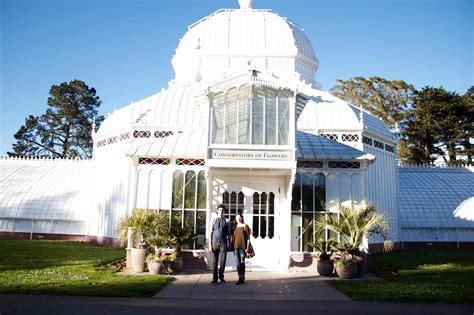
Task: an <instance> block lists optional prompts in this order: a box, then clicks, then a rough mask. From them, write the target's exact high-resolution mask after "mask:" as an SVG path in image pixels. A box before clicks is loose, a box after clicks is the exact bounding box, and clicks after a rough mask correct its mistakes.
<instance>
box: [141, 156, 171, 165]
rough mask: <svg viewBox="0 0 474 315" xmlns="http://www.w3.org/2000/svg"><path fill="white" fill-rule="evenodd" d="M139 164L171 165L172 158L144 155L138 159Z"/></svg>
mask: <svg viewBox="0 0 474 315" xmlns="http://www.w3.org/2000/svg"><path fill="white" fill-rule="evenodd" d="M138 164H145V165H170V164H171V159H169V158H158V157H143V158H139V159H138Z"/></svg>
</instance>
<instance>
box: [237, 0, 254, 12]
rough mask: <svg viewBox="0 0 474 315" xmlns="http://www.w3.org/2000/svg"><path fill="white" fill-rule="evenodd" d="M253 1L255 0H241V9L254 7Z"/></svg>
mask: <svg viewBox="0 0 474 315" xmlns="http://www.w3.org/2000/svg"><path fill="white" fill-rule="evenodd" d="M252 2H253V0H239V5H240V9H242V10H247V9H252Z"/></svg>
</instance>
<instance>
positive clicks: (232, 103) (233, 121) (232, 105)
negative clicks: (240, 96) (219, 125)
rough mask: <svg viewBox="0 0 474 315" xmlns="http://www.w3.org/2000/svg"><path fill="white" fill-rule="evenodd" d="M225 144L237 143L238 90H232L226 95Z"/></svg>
mask: <svg viewBox="0 0 474 315" xmlns="http://www.w3.org/2000/svg"><path fill="white" fill-rule="evenodd" d="M225 143H230V144H236V143H237V89H230V90H229V91H227V95H226V104H225Z"/></svg>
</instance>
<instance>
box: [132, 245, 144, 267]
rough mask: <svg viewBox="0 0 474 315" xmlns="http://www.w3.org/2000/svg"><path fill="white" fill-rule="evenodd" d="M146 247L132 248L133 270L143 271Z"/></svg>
mask: <svg viewBox="0 0 474 315" xmlns="http://www.w3.org/2000/svg"><path fill="white" fill-rule="evenodd" d="M145 255H146V249H141V248H132V254H131V257H132V269H133V271H135V272H143V271H144V270H145Z"/></svg>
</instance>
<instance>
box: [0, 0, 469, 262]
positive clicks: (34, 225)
mask: <svg viewBox="0 0 474 315" xmlns="http://www.w3.org/2000/svg"><path fill="white" fill-rule="evenodd" d="M240 2H241V8H240V9H225V10H219V11H217V12H214V13H212V14H211V15H209V16H207V17H205V18H203V19H201V20H200V21H198V22H196V23H194V24H193V25H191V26H189V27H188V31H187V33H186V34H185V35H184V36H183V38H182V39H181V41H180V43H179V46H178V48H177V49H176V53H175V55H174V57H173V59H172V64H173V67H174V69H175V73H176V75H175V79H174V80H173V81H172V82H170V84H169V87H168V88H167V89H162V90H161V91H160V92H159V93H157V94H155V95H152V96H150V97H148V98H145V99H143V100H141V101H139V102H135V103H133V104H130V105H128V106H126V107H124V108H121V109H118V110H116V111H114V112H113V113H112V114H110V115H109V116H108V117H107V118H106V119H105V121H104V122H103V124H102V125H101V126H100V128H99V130H98V131H97V132H96V133H95V134H94V135H93V138H94V152H93V158H92V159H91V160H88V161H48V160H41V159H40V160H38V159H36V160H35V159H30V160H24V159H2V160H0V170H1V178H2V181H1V184H0V185H1V186H0V189H1V191H2V192H0V194H1V195H0V196H1V198H0V231H1V233H3V235H7V234H8V235H11V234H12V233H25V234H27V235H29V236H30V238H37V237H39V236H40V235H41V236H42V237H45V235H63V236H64V235H76V236H79V237H84V238H86V239H88V240H95V241H97V242H102V243H114V242H115V239H116V236H117V230H116V222H117V220H118V218H119V217H120V216H122V215H124V214H125V213H129V212H130V211H131V210H132V209H134V208H151V209H160V211H165V212H168V213H169V214H170V215H171V216H173V217H179V218H181V220H182V224H183V226H186V227H192V228H193V229H194V231H195V232H196V234H198V235H199V237H198V240H197V241H196V242H195V244H194V248H190V249H189V252H190V253H193V254H194V255H193V256H195V259H197V260H199V259H200V258H199V257H201V258H202V257H206V255H207V250H206V248H208V239H209V236H210V235H209V234H210V231H209V228H208V227H209V226H210V224H211V222H212V219H213V217H214V216H215V209H216V207H217V205H218V204H221V203H223V204H225V205H226V207H227V209H228V213H227V215H228V216H229V218H230V219H232V218H233V216H235V214H237V213H242V214H243V215H244V218H245V221H246V223H247V224H248V225H249V226H250V228H251V230H252V236H253V237H252V244H253V246H254V248H255V251H256V252H257V253H258V254H257V255H256V256H255V257H254V258H253V259H252V260H251V261H249V262H248V263H249V264H250V265H249V268H258V269H265V270H288V269H289V268H292V267H293V265H292V263H293V262H297V261H298V259H302V258H301V256H302V255H301V254H302V253H304V252H308V251H309V248H308V246H307V241H308V239H309V235H311V234H312V226H311V224H310V222H311V221H312V220H313V218H315V217H316V216H321V215H327V213H330V212H334V211H336V207H337V205H338V204H339V203H353V204H360V203H362V202H366V201H368V202H371V203H374V204H375V205H376V206H377V208H378V209H380V210H382V211H384V212H385V213H386V214H387V215H388V217H389V218H390V231H391V232H390V233H391V235H390V237H391V239H392V240H395V241H397V242H400V241H403V240H401V239H400V236H401V235H402V230H403V227H402V226H401V222H403V221H402V219H401V218H400V211H399V203H400V201H399V178H398V173H399V167H398V166H397V160H396V150H397V149H396V147H397V142H396V139H395V137H394V136H393V135H392V133H391V132H390V130H389V129H388V128H387V127H386V126H385V125H384V124H383V123H382V122H381V121H380V120H379V119H378V118H376V117H375V116H373V115H372V114H370V113H368V112H366V111H364V110H361V109H359V108H356V107H354V106H352V105H350V104H348V103H346V102H344V101H342V100H341V99H338V98H336V97H334V96H332V95H330V94H328V93H326V92H322V91H320V90H319V89H318V88H317V87H316V85H315V81H314V79H315V73H316V71H317V69H318V66H319V61H318V59H317V58H316V56H315V51H314V48H313V46H312V44H311V42H310V41H309V39H308V38H307V37H306V35H305V34H304V32H303V30H302V29H301V28H300V27H299V26H298V25H296V24H295V23H293V22H291V21H290V20H288V19H286V18H284V17H280V16H279V15H277V14H276V13H274V12H272V11H271V10H261V9H253V8H251V1H240ZM245 2H247V3H245ZM51 170H53V171H51ZM468 173H469V175H471V176H468V177H466V178H467V179H466V181H467V187H472V185H473V183H474V181H473V177H472V171H468ZM52 174H56V175H54V176H53V175H52ZM61 174H62V175H63V176H62V175H61ZM65 174H68V178H67V180H66V179H65V177H64V175H65ZM472 191H474V190H471V192H472ZM471 196H472V193H471ZM467 197H469V196H467ZM463 198H466V197H463ZM461 201H462V200H461ZM459 203H460V202H458V204H459ZM470 205H471V206H470V207H472V202H471V203H470ZM443 211H444V210H443ZM467 211H468V212H469V209H468V210H467ZM470 211H471V213H472V211H473V209H471V210H470ZM448 212H449V210H448ZM441 223H442V222H441ZM464 228H465V231H467V232H466V233H470V234H469V235H471V236H470V237H471V238H470V239H471V241H472V239H473V237H472V236H474V218H473V217H472V216H471V218H470V219H468V220H467V223H466V224H465V226H464ZM0 235H1V234H0ZM372 241H373V242H375V243H377V241H379V242H380V240H372ZM412 241H413V240H412ZM415 241H416V237H415ZM418 241H421V242H423V241H429V240H428V239H426V240H425V239H418ZM444 241H446V242H451V241H453V240H450V239H445V240H444ZM232 261H233V260H232V259H229V260H228V263H231V262H232ZM202 263H203V264H205V263H206V261H205V259H202ZM297 265H298V264H297V263H295V264H294V266H297ZM295 268H296V267H295Z"/></svg>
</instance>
